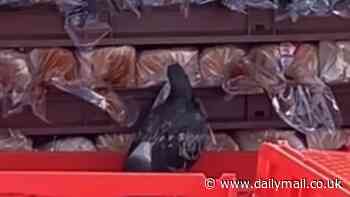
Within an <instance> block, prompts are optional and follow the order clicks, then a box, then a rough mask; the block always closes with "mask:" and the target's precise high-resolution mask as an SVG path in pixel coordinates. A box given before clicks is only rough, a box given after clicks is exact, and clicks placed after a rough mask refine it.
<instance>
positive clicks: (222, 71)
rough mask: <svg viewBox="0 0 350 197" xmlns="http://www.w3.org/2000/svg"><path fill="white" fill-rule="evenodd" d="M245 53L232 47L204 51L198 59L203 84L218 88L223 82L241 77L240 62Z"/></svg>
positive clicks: (219, 47)
mask: <svg viewBox="0 0 350 197" xmlns="http://www.w3.org/2000/svg"><path fill="white" fill-rule="evenodd" d="M244 55H245V51H244V50H242V49H240V48H237V47H235V46H232V45H227V46H217V47H211V48H207V49H204V50H203V52H202V54H201V57H200V72H201V75H202V79H203V81H202V82H203V84H204V85H206V86H220V85H221V84H222V83H223V82H224V80H227V79H229V78H231V77H236V76H238V75H242V74H243V73H242V72H243V71H242V68H241V64H240V63H241V60H242V58H243V56H244Z"/></svg>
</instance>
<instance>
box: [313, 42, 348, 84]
mask: <svg viewBox="0 0 350 197" xmlns="http://www.w3.org/2000/svg"><path fill="white" fill-rule="evenodd" d="M319 59H320V69H319V72H320V77H321V79H322V80H323V81H325V82H327V83H341V82H348V81H349V79H350V42H347V41H340V42H331V41H322V42H320V45H319Z"/></svg>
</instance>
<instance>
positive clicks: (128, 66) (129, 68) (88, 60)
mask: <svg viewBox="0 0 350 197" xmlns="http://www.w3.org/2000/svg"><path fill="white" fill-rule="evenodd" d="M79 57H80V64H81V70H82V77H83V78H84V79H85V80H86V79H89V80H90V84H91V86H93V87H106V86H112V87H117V88H130V87H135V86H136V79H135V67H136V50H135V49H134V48H133V47H129V46H123V47H109V48H100V49H95V50H91V51H85V52H80V56H79Z"/></svg>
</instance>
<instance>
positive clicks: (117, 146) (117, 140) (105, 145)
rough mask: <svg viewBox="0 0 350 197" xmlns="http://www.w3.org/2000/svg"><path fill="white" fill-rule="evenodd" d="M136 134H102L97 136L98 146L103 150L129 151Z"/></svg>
mask: <svg viewBox="0 0 350 197" xmlns="http://www.w3.org/2000/svg"><path fill="white" fill-rule="evenodd" d="M134 137H135V135H134V134H110V135H100V136H98V137H97V138H96V146H97V148H98V149H99V150H102V151H106V150H107V151H118V152H122V153H128V151H129V148H130V146H131V143H132V142H133V140H134Z"/></svg>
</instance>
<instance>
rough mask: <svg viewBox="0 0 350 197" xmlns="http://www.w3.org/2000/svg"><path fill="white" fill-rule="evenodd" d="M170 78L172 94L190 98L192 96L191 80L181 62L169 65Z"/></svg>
mask: <svg viewBox="0 0 350 197" xmlns="http://www.w3.org/2000/svg"><path fill="white" fill-rule="evenodd" d="M168 79H169V83H170V86H171V94H172V95H174V96H177V97H182V98H188V99H191V98H192V87H191V82H190V80H189V78H188V76H187V74H186V72H185V70H184V69H183V68H182V66H180V65H179V64H172V65H170V66H168Z"/></svg>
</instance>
